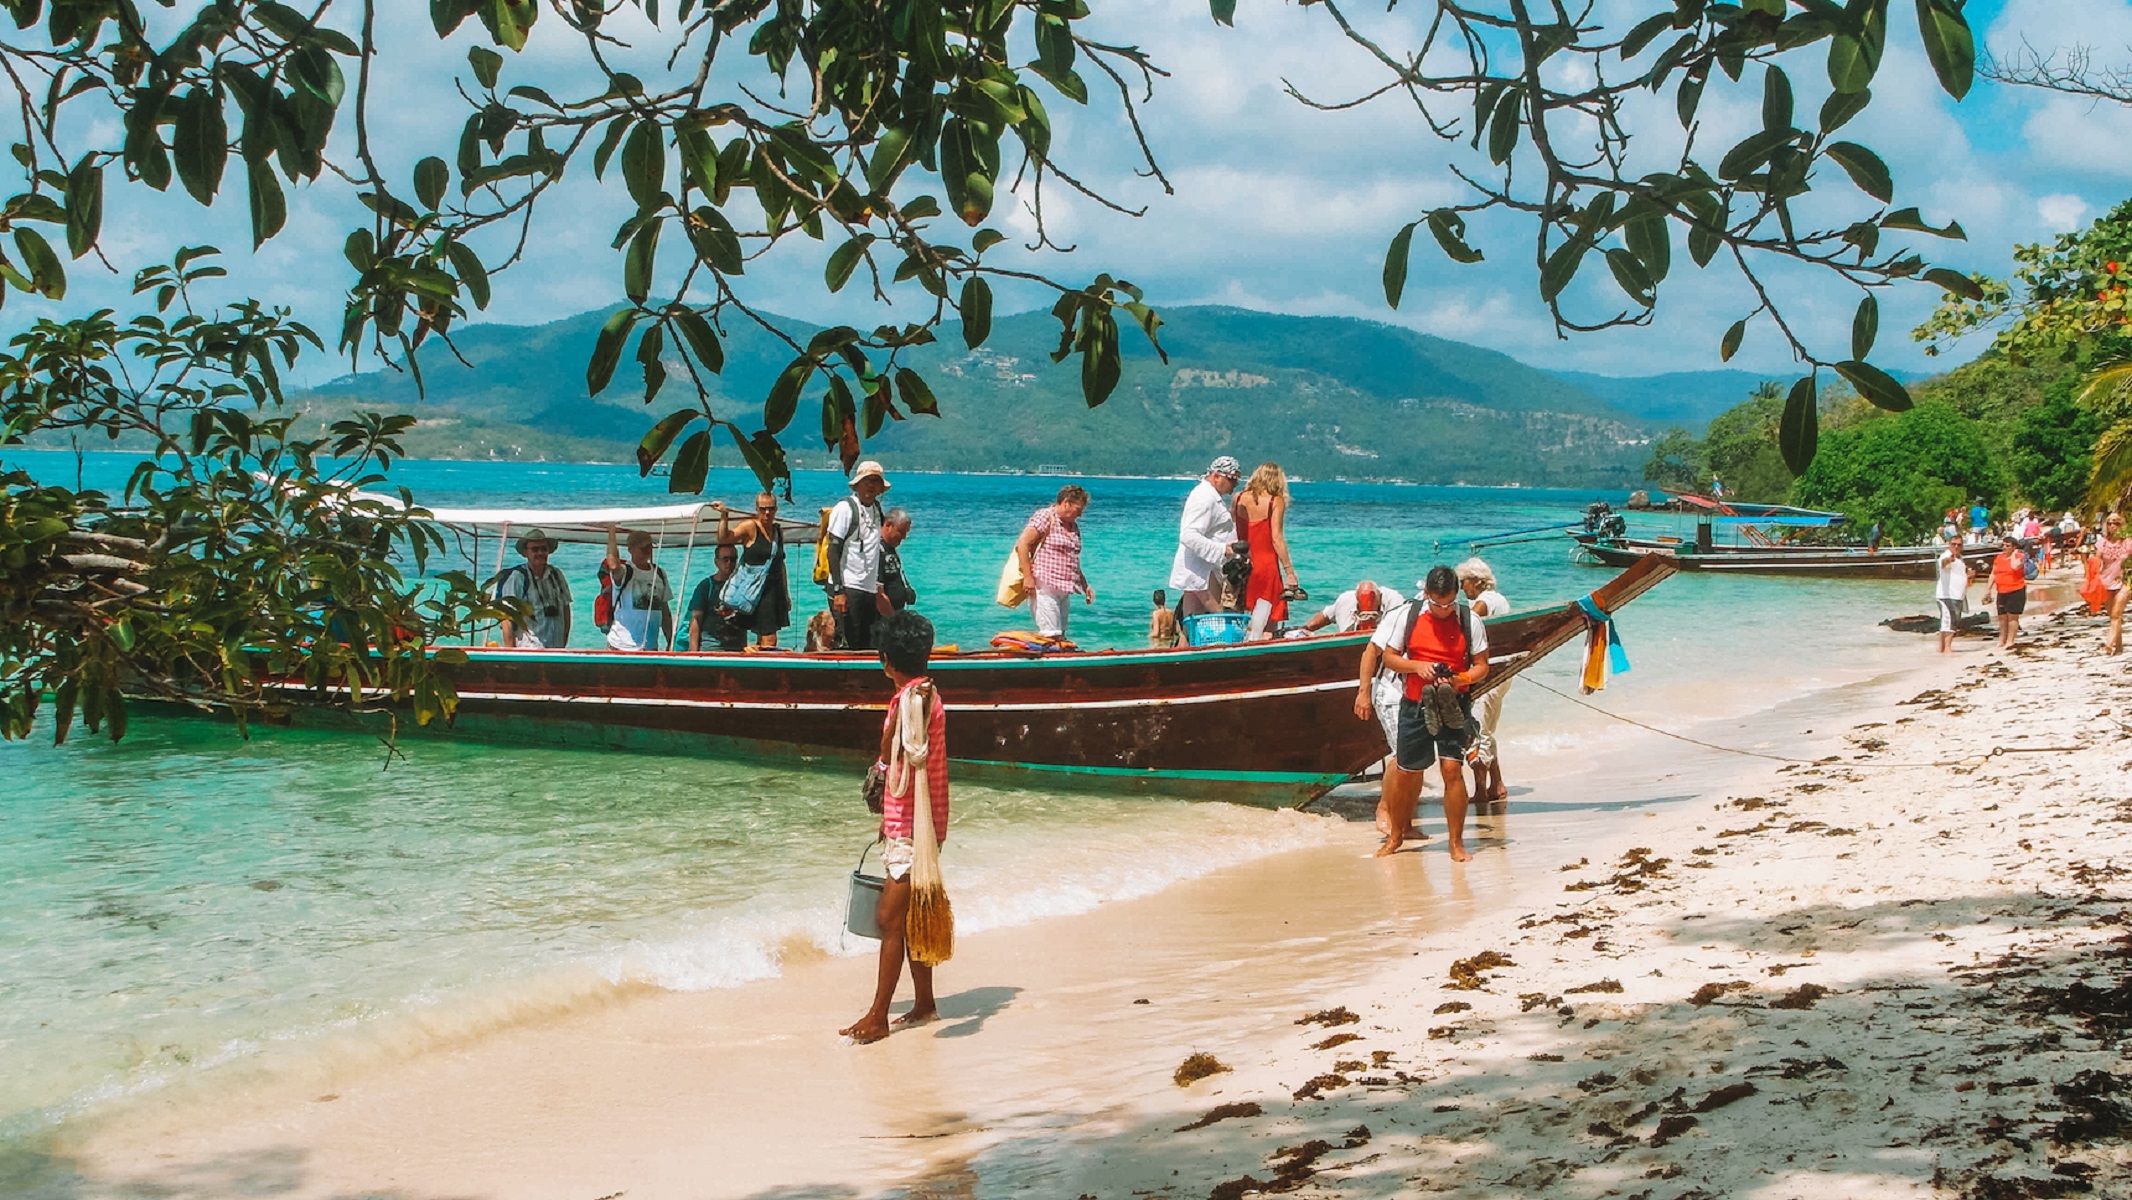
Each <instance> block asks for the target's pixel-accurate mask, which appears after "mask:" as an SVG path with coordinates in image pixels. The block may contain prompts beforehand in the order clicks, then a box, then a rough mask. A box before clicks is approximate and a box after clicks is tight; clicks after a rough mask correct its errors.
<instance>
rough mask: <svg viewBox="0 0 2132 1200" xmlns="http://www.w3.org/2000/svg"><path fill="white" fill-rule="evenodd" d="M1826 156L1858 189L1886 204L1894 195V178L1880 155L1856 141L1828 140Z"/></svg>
mask: <svg viewBox="0 0 2132 1200" xmlns="http://www.w3.org/2000/svg"><path fill="white" fill-rule="evenodd" d="M1826 153H1827V154H1828V156H1829V157H1830V158H1832V159H1834V160H1835V161H1836V165H1837V166H1839V167H1842V168H1843V170H1844V173H1845V174H1847V175H1849V176H1850V177H1851V182H1852V183H1855V184H1857V185H1858V190H1859V191H1861V192H1864V193H1865V194H1866V195H1868V196H1871V197H1873V198H1874V199H1875V200H1878V201H1880V202H1881V203H1882V204H1886V203H1887V202H1888V201H1889V200H1892V199H1894V197H1895V180H1894V179H1892V178H1891V177H1889V175H1888V164H1886V163H1884V162H1882V161H1880V156H1879V155H1878V154H1875V153H1873V152H1872V151H1871V150H1868V149H1866V148H1865V147H1864V146H1861V145H1859V144H1858V143H1856V142H1830V143H1829V144H1828V149H1827V151H1826Z"/></svg>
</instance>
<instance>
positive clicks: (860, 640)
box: [825, 459, 895, 650]
mask: <svg viewBox="0 0 2132 1200" xmlns="http://www.w3.org/2000/svg"><path fill="white" fill-rule="evenodd" d="M887 490H888V475H887V473H886V472H884V471H883V470H882V469H881V464H880V463H877V462H875V461H873V460H872V459H868V460H867V461H865V462H862V463H860V464H859V466H858V469H857V470H854V471H853V472H852V473H851V496H850V499H849V500H848V501H844V500H840V501H838V502H837V506H836V507H835V508H834V509H831V510H830V513H829V527H828V529H827V530H826V531H825V535H826V536H827V537H828V538H829V555H828V562H829V611H830V612H832V613H835V614H836V623H837V648H838V649H841V650H871V649H873V648H874V622H875V621H877V620H879V619H880V618H882V617H885V616H887V615H888V614H890V613H892V612H894V611H895V608H894V606H893V605H891V604H890V603H889V602H888V600H887V599H886V598H885V597H883V596H882V594H881V524H882V513H881V494H882V493H883V492H886V491H887Z"/></svg>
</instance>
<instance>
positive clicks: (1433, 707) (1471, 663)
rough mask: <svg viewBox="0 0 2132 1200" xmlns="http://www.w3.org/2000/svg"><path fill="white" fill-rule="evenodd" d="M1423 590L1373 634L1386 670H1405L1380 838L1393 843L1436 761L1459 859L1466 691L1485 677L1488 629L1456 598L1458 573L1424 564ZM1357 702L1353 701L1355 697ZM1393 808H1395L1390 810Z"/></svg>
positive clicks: (1392, 846) (1385, 850)
mask: <svg viewBox="0 0 2132 1200" xmlns="http://www.w3.org/2000/svg"><path fill="white" fill-rule="evenodd" d="M1421 591H1422V594H1421V596H1420V597H1419V598H1418V599H1416V600H1415V601H1414V602H1413V603H1412V604H1411V605H1409V606H1407V609H1406V610H1405V611H1404V612H1402V613H1398V614H1386V616H1385V619H1384V620H1383V622H1382V623H1381V624H1379V625H1378V626H1377V632H1376V634H1375V635H1373V636H1372V637H1371V639H1370V640H1371V643H1372V645H1373V646H1374V647H1375V648H1376V650H1377V653H1378V660H1379V662H1381V663H1382V664H1383V666H1384V668H1385V669H1386V670H1389V671H1392V672H1394V673H1396V674H1398V675H1401V676H1404V677H1405V684H1406V689H1405V694H1404V695H1403V696H1401V697H1400V701H1399V737H1398V741H1397V744H1396V745H1395V746H1394V747H1393V750H1394V758H1393V763H1394V765H1393V768H1392V770H1391V771H1390V772H1387V774H1386V779H1385V789H1386V795H1387V796H1388V797H1396V800H1395V801H1394V802H1393V803H1391V804H1389V805H1387V810H1388V811H1387V812H1386V814H1385V815H1386V818H1387V824H1388V826H1389V829H1388V831H1387V833H1386V835H1385V842H1384V845H1383V846H1382V847H1381V848H1379V850H1378V851H1377V853H1378V854H1379V855H1385V854H1390V853H1392V852H1393V851H1395V850H1397V849H1399V846H1400V843H1401V842H1402V841H1403V840H1404V839H1405V834H1406V829H1407V822H1408V821H1409V819H1411V817H1412V816H1413V810H1414V802H1415V800H1416V799H1418V798H1419V796H1420V792H1421V788H1420V786H1419V784H1420V780H1419V779H1418V778H1417V777H1418V776H1419V775H1421V774H1422V773H1423V772H1425V771H1427V770H1428V769H1429V764H1430V762H1431V761H1434V762H1435V764H1436V768H1437V772H1438V774H1439V775H1440V776H1441V777H1442V779H1443V785H1444V824H1445V825H1446V826H1447V827H1448V830H1447V833H1448V840H1449V842H1450V850H1451V858H1452V861H1454V862H1465V861H1466V860H1468V859H1470V858H1472V857H1473V855H1471V854H1470V853H1468V852H1467V851H1466V842H1465V834H1466V800H1467V797H1466V774H1465V755H1466V745H1467V743H1468V741H1469V740H1470V738H1471V737H1472V732H1473V713H1472V707H1471V702H1470V700H1469V698H1468V697H1469V694H1470V693H1471V691H1472V689H1473V685H1474V684H1476V683H1479V682H1480V681H1481V680H1483V679H1486V678H1487V677H1488V634H1487V631H1486V630H1485V629H1484V628H1483V627H1482V625H1481V622H1480V619H1479V618H1477V617H1475V616H1473V615H1472V611H1471V610H1470V609H1467V608H1465V607H1464V606H1462V605H1460V604H1459V603H1458V578H1457V576H1456V575H1454V574H1453V573H1452V571H1451V568H1449V567H1445V566H1436V567H1431V568H1429V574H1428V577H1427V578H1426V579H1424V580H1423V581H1422V589H1421ZM1358 708H1359V705H1358ZM1394 810H1396V811H1394Z"/></svg>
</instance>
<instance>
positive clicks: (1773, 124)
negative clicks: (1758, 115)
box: [1762, 66, 1792, 129]
mask: <svg viewBox="0 0 2132 1200" xmlns="http://www.w3.org/2000/svg"><path fill="white" fill-rule="evenodd" d="M1791 110H1792V100H1791V80H1790V78H1788V77H1787V76H1786V75H1785V74H1784V71H1783V69H1782V68H1779V67H1775V66H1772V67H1770V68H1769V70H1768V72H1767V73H1765V74H1764V75H1763V76H1762V128H1764V129H1790V128H1791V115H1792V113H1791Z"/></svg>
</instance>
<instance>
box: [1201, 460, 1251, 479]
mask: <svg viewBox="0 0 2132 1200" xmlns="http://www.w3.org/2000/svg"><path fill="white" fill-rule="evenodd" d="M1207 474H1209V475H1227V476H1228V477H1229V478H1231V479H1242V478H1243V477H1244V468H1243V464H1241V463H1239V462H1237V461H1236V460H1235V459H1233V458H1231V457H1229V456H1228V455H1226V454H1224V455H1222V456H1221V457H1220V458H1217V459H1215V460H1214V462H1213V463H1212V464H1211V465H1209V466H1208V467H1207Z"/></svg>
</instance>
